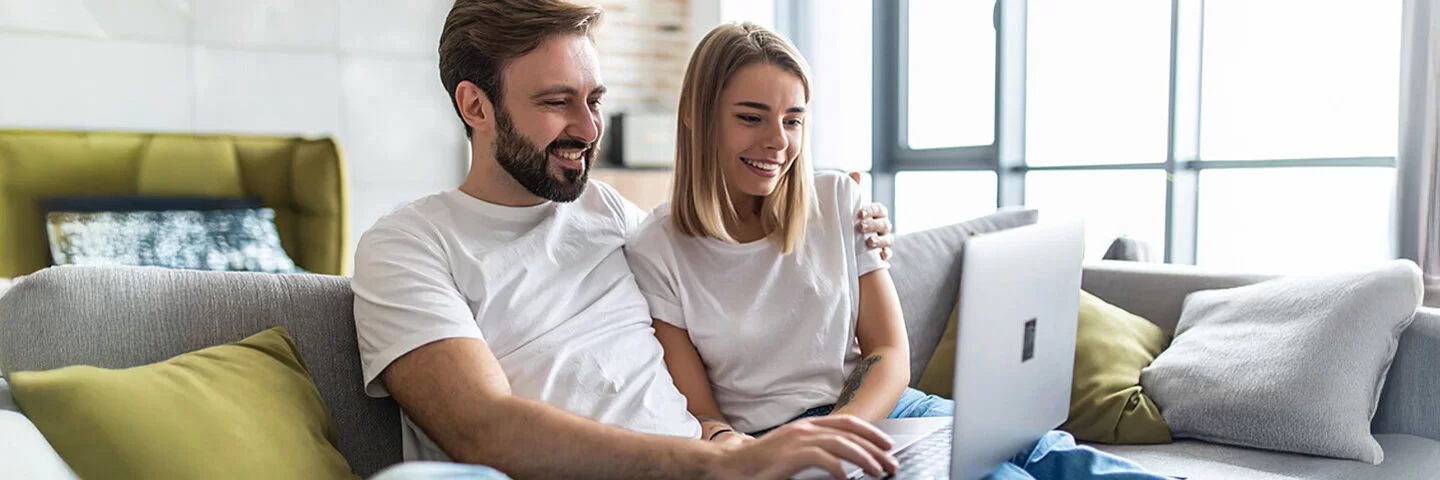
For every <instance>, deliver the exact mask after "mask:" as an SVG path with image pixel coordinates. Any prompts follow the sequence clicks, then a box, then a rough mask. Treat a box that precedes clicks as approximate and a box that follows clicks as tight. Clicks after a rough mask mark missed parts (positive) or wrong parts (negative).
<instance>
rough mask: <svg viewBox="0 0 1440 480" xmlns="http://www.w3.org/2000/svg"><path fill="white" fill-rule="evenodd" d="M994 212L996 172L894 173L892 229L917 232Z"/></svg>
mask: <svg viewBox="0 0 1440 480" xmlns="http://www.w3.org/2000/svg"><path fill="white" fill-rule="evenodd" d="M991 213H995V172H991V171H963V172H950V171H947V172H900V173H897V174H895V215H894V216H895V231H896V232H918V231H921V230H927V229H931V228H936V227H943V226H946V225H950V224H954V223H960V222H963V221H966V220H969V219H972V218H975V217H981V216H985V215H989V214H991Z"/></svg>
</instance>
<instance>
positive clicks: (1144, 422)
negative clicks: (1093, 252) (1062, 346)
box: [1060, 290, 1170, 444]
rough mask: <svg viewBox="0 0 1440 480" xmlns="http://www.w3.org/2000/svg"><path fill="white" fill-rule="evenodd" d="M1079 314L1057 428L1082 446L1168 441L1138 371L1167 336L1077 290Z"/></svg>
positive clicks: (1146, 322)
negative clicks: (1065, 409)
mask: <svg viewBox="0 0 1440 480" xmlns="http://www.w3.org/2000/svg"><path fill="white" fill-rule="evenodd" d="M1079 316H1080V318H1079V320H1078V322H1077V328H1076V334H1075V367H1074V370H1075V371H1074V375H1073V377H1072V378H1074V381H1073V382H1072V385H1071V390H1070V417H1069V419H1067V420H1066V421H1065V423H1064V424H1063V425H1061V426H1060V429H1061V430H1065V431H1068V432H1070V433H1071V434H1074V435H1075V438H1076V439H1079V440H1080V441H1086V442H1102V443H1121V444H1135V443H1169V442H1170V429H1169V428H1168V427H1166V425H1165V419H1164V418H1162V417H1161V416H1160V407H1159V406H1157V405H1155V401H1154V400H1152V399H1151V398H1150V397H1149V396H1148V395H1146V394H1145V392H1144V391H1143V388H1141V386H1140V371H1141V370H1143V369H1144V368H1145V367H1148V366H1150V362H1153V361H1155V356H1156V355H1159V354H1160V352H1162V351H1164V350H1165V347H1166V346H1168V345H1170V334H1169V333H1166V332H1165V331H1164V330H1161V329H1160V327H1157V326H1155V324H1153V323H1150V321H1149V320H1146V319H1144V318H1141V317H1139V316H1136V315H1135V314H1133V313H1130V312H1127V311H1125V310H1123V309H1121V308H1120V307H1116V306H1114V305H1111V304H1109V303H1105V301H1104V300H1101V299H1100V298H1099V297H1096V296H1094V295H1091V294H1090V293H1089V292H1086V291H1083V290H1082V291H1081V292H1080V313H1079Z"/></svg>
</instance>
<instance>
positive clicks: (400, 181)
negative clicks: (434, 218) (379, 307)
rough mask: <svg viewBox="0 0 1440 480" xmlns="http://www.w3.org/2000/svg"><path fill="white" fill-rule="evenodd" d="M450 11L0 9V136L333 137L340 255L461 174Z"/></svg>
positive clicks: (392, 4)
mask: <svg viewBox="0 0 1440 480" xmlns="http://www.w3.org/2000/svg"><path fill="white" fill-rule="evenodd" d="M451 3H452V1H449V0H244V1H236V0H126V1H124V2H119V1H114V0H93V1H85V0H0V128H48V129H62V130H120V131H153V132H199V133H211V132H215V133H256V134H279V135H307V136H334V137H336V138H337V139H338V140H339V142H340V145H341V148H342V149H343V152H344V154H345V156H346V159H347V160H348V161H349V163H350V176H351V186H352V188H351V207H352V208H351V217H350V222H351V232H352V238H351V242H352V245H353V242H354V241H356V240H358V238H359V235H360V233H361V232H363V231H364V230H365V229H366V228H368V227H369V226H370V225H371V224H373V223H374V221H375V219H376V218H378V217H379V216H380V215H382V214H383V213H385V212H387V211H389V209H391V208H393V207H394V206H396V205H398V204H401V203H403V202H405V201H408V200H410V199H414V198H416V197H419V196H422V195H425V194H428V193H431V192H433V191H435V190H438V189H442V188H448V187H453V186H455V185H458V184H459V182H460V181H461V179H462V178H463V176H464V173H465V168H466V165H467V163H466V157H465V155H466V153H465V135H464V131H463V130H462V128H461V126H460V124H459V121H458V119H457V118H456V117H455V114H454V111H453V110H452V109H451V107H450V105H449V103H448V102H447V98H446V94H445V90H444V88H443V87H441V85H440V79H439V72H438V67H437V62H438V57H437V53H436V47H437V41H438V39H439V36H440V29H441V27H442V26H443V22H444V18H445V14H446V12H448V10H449V7H450V4H451ZM352 252H353V248H352Z"/></svg>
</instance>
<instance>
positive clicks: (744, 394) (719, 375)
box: [625, 173, 889, 432]
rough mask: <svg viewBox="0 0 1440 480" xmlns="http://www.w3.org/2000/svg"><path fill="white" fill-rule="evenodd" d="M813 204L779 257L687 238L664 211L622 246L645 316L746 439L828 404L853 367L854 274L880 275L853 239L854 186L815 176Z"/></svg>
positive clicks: (774, 247) (758, 244) (769, 247)
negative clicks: (675, 331) (671, 337)
mask: <svg viewBox="0 0 1440 480" xmlns="http://www.w3.org/2000/svg"><path fill="white" fill-rule="evenodd" d="M815 200H816V201H815V204H816V206H817V207H818V212H817V213H813V214H812V216H811V218H810V222H809V224H808V225H807V227H806V230H805V237H804V241H803V242H801V244H800V245H799V246H798V247H797V248H796V250H795V251H794V252H792V253H791V254H789V255H782V254H781V253H780V245H779V243H778V242H776V241H774V240H770V239H763V240H759V241H755V242H750V243H745V244H739V245H737V244H729V243H725V242H722V241H720V240H716V239H714V238H710V237H689V236H685V235H683V234H681V233H680V232H679V231H677V230H676V229H675V227H674V224H673V223H672V220H671V212H670V206H669V205H668V204H667V205H662V206H660V207H658V208H656V210H655V212H654V215H652V216H651V217H650V219H649V220H647V221H646V222H645V223H644V224H642V225H641V227H640V230H639V231H638V232H636V233H635V235H633V236H632V237H631V238H630V241H629V242H628V243H627V244H626V247H625V252H626V257H627V258H628V259H629V261H630V266H631V269H632V270H634V272H635V280H636V282H637V283H639V285H640V290H641V291H643V292H644V294H645V299H646V300H647V301H648V302H649V304H650V314H651V315H652V316H654V317H655V318H656V319H659V320H662V321H664V322H667V323H670V324H672V325H675V326H677V327H680V328H683V329H686V330H687V331H688V332H689V335H690V341H691V342H692V343H694V344H695V348H696V350H698V351H699V352H700V357H701V358H702V359H703V360H704V363H705V368H706V373H707V374H708V376H709V378H710V387H711V389H712V390H713V392H714V394H715V401H716V402H717V403H719V405H720V411H721V413H723V414H724V415H725V417H726V419H727V420H729V421H730V422H731V425H732V426H734V427H735V428H736V429H738V430H741V431H744V432H754V431H757V430H761V429H764V428H769V427H773V426H776V425H779V424H781V423H784V422H786V421H789V420H790V419H792V418H794V417H795V416H797V415H799V414H801V413H804V412H805V410H808V409H810V408H813V407H818V406H822V405H829V404H833V403H835V401H836V400H837V399H838V397H839V395H840V390H841V389H842V388H843V385H844V381H845V377H846V376H847V375H848V374H849V373H850V371H851V370H852V369H853V368H854V367H855V364H856V363H857V362H858V361H859V360H860V347H859V344H858V342H857V341H856V340H855V324H856V319H857V318H858V311H859V301H860V293H859V292H860V283H859V279H860V276H862V275H865V274H866V273H870V272H872V271H874V270H877V269H881V268H889V265H888V264H887V263H886V262H885V261H883V260H881V259H880V252H879V250H875V249H870V248H867V247H866V245H865V239H866V234H862V233H857V232H856V231H855V224H856V222H857V221H858V220H859V219H858V218H856V215H855V213H856V212H858V211H860V207H861V205H862V203H861V197H860V194H859V191H858V189H857V188H856V185H855V184H854V182H852V181H851V180H850V179H849V178H847V177H845V176H843V175H838V174H828V173H821V174H817V175H816V176H815Z"/></svg>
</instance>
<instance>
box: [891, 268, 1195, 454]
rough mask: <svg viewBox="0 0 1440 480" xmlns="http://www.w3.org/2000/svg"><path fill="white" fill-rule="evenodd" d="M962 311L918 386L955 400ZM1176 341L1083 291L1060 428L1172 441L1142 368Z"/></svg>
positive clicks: (1094, 437)
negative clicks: (1066, 410) (1145, 388)
mask: <svg viewBox="0 0 1440 480" xmlns="http://www.w3.org/2000/svg"><path fill="white" fill-rule="evenodd" d="M957 313H958V312H956V311H952V312H951V313H950V321H949V323H948V324H946V326H945V333H944V334H942V335H943V336H942V337H940V344H939V346H937V347H935V354H934V355H933V356H931V357H930V363H929V364H927V365H926V367H925V372H924V373H922V374H921V375H920V382H919V384H917V385H916V386H917V388H919V389H920V390H924V391H926V392H928V393H931V394H935V395H939V396H942V397H946V398H952V397H953V395H952V393H953V391H952V385H951V383H953V382H954V378H955V332H956V330H957V329H958V325H957V318H956V317H957ZM1169 344H1170V334H1168V333H1166V332H1165V331H1164V330H1161V329H1160V327H1157V326H1155V324H1153V323H1150V321H1148V320H1145V319H1144V318H1141V317H1138V316H1135V315H1134V314H1132V313H1130V312H1126V311H1125V310H1122V309H1120V308H1119V307H1116V306H1114V305H1110V304H1108V303H1105V301H1104V300H1101V299H1100V298H1098V297H1096V296H1094V295H1091V294H1089V293H1088V292H1085V291H1081V292H1080V315H1079V319H1078V324H1077V327H1076V338H1075V371H1074V382H1073V383H1072V384H1071V391H1070V418H1069V419H1068V420H1066V421H1065V423H1064V424H1063V425H1061V426H1060V429H1061V430H1065V431H1067V432H1070V433H1071V434H1072V435H1074V436H1075V438H1076V439H1078V440H1080V441H1083V442H1093V443H1112V444H1152V443H1169V442H1170V441H1171V439H1170V428H1169V427H1167V426H1166V425H1165V419H1164V418H1163V417H1161V416H1160V408H1159V407H1158V406H1156V404H1155V402H1154V401H1152V400H1151V399H1150V397H1147V396H1145V394H1144V393H1143V392H1141V391H1140V390H1141V389H1140V370H1141V369H1144V368H1145V367H1147V366H1149V365H1150V362H1152V361H1154V360H1155V357H1156V356H1158V355H1160V352H1161V351H1163V350H1165V347H1166V346H1168V345H1169Z"/></svg>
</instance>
